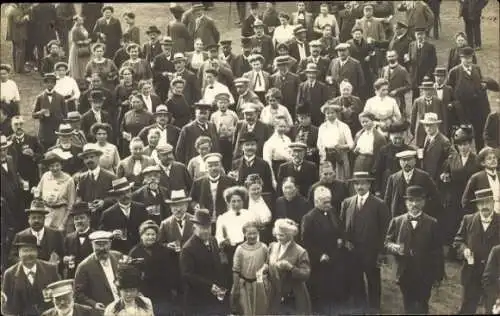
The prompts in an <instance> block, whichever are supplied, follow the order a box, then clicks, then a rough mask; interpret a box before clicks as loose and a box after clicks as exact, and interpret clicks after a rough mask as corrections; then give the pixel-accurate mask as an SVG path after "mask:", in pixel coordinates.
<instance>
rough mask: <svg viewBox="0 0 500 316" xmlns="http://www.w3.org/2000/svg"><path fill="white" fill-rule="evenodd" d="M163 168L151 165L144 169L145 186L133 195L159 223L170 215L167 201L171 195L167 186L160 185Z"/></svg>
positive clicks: (134, 199)
mask: <svg viewBox="0 0 500 316" xmlns="http://www.w3.org/2000/svg"><path fill="white" fill-rule="evenodd" d="M162 172H163V170H162V169H161V167H160V166H158V165H155V166H149V167H146V168H144V170H142V176H143V179H144V180H143V184H144V185H143V186H141V187H140V188H139V189H138V190H136V191H135V192H134V193H133V195H132V201H135V202H138V203H141V204H142V205H144V207H145V209H146V211H147V212H148V214H149V218H150V219H152V220H153V221H154V222H156V223H157V224H158V225H160V223H161V222H162V221H163V220H164V219H166V218H167V217H169V216H170V208H169V207H168V205H167V204H166V203H165V201H166V200H167V198H168V197H169V196H170V192H169V191H168V189H167V188H165V187H163V186H160V177H161V173H162Z"/></svg>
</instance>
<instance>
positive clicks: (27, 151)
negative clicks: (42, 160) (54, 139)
mask: <svg viewBox="0 0 500 316" xmlns="http://www.w3.org/2000/svg"><path fill="white" fill-rule="evenodd" d="M22 153H23V155H26V156H30V157H33V156H34V155H35V153H34V152H33V149H31V148H29V147H27V148H25V149H23V151H22Z"/></svg>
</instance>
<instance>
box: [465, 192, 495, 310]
mask: <svg viewBox="0 0 500 316" xmlns="http://www.w3.org/2000/svg"><path fill="white" fill-rule="evenodd" d="M474 193H475V199H473V200H472V201H471V202H473V203H474V204H475V208H476V210H477V211H476V213H474V214H466V215H464V217H463V219H462V224H461V225H460V228H459V229H458V232H457V235H456V236H455V247H456V248H457V253H459V254H462V255H463V258H464V259H465V260H464V265H463V267H462V287H463V296H462V305H461V307H460V311H459V314H460V315H466V314H469V315H473V314H475V313H476V310H477V307H478V305H479V302H480V299H481V297H483V298H485V297H484V294H485V292H484V291H483V286H482V284H481V279H482V275H483V271H484V268H485V265H486V261H487V260H488V256H489V254H490V251H491V249H492V248H493V247H494V246H496V245H500V214H497V213H495V212H494V209H493V207H494V200H493V191H492V190H491V189H489V188H488V189H482V190H478V191H476V192H474ZM473 223H478V224H479V223H480V224H479V225H477V224H473ZM485 236H490V237H485ZM488 312H489V311H488V310H487V313H488Z"/></svg>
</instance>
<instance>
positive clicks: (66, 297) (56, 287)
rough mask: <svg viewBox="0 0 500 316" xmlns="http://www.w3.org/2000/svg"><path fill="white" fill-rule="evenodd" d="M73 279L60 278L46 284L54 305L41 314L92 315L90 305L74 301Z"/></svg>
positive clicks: (56, 315) (57, 315) (46, 315)
mask: <svg viewBox="0 0 500 316" xmlns="http://www.w3.org/2000/svg"><path fill="white" fill-rule="evenodd" d="M73 286H74V281H73V280H72V279H67V280H61V281H57V282H54V283H51V284H49V285H47V290H48V291H50V299H51V301H52V303H53V304H54V307H53V308H51V309H49V310H47V311H45V312H44V313H43V314H42V316H59V315H72V316H92V315H93V314H94V311H93V310H92V307H89V306H85V305H81V304H77V303H75V302H74V290H73Z"/></svg>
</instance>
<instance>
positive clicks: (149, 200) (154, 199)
mask: <svg viewBox="0 0 500 316" xmlns="http://www.w3.org/2000/svg"><path fill="white" fill-rule="evenodd" d="M169 197H170V192H169V190H168V189H167V188H165V187H162V186H159V188H158V191H156V196H153V193H152V192H151V190H150V189H148V185H144V186H142V187H141V188H139V189H138V190H136V191H135V192H134V193H133V194H132V200H133V201H135V202H138V203H141V204H142V205H144V207H145V209H146V211H147V212H148V214H149V217H150V218H151V219H152V220H154V221H155V222H156V224H158V225H160V223H161V222H162V221H163V220H164V219H166V218H167V217H169V216H170V212H171V211H170V206H169V205H168V204H167V203H165V201H166V200H167V199H168V198H169ZM152 206H154V207H157V206H159V207H160V213H159V214H154V212H153V211H152V210H151V211H150V210H149V209H148V208H149V207H152ZM146 296H147V295H146Z"/></svg>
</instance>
